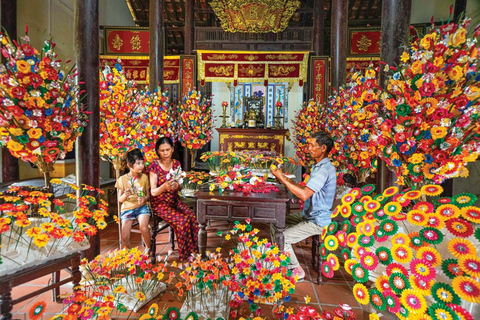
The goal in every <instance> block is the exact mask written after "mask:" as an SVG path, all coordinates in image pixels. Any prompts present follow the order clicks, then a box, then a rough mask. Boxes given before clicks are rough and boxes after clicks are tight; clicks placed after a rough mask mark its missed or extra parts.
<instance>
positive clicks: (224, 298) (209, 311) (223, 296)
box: [180, 286, 232, 319]
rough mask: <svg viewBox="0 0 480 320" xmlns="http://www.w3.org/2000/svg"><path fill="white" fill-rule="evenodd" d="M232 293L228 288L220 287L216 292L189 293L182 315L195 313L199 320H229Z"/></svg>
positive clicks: (181, 310)
mask: <svg viewBox="0 0 480 320" xmlns="http://www.w3.org/2000/svg"><path fill="white" fill-rule="evenodd" d="M231 297H232V292H231V291H230V290H229V289H228V287H222V286H218V287H217V289H216V290H214V291H207V290H205V289H204V290H203V291H202V292H195V293H193V292H192V291H189V292H187V297H186V298H185V301H184V302H183V304H182V308H181V309H180V314H185V315H186V314H189V313H190V312H192V311H193V312H195V313H196V314H197V315H198V319H218V318H220V319H228V318H229V313H230V306H229V305H228V302H229V301H230V300H231Z"/></svg>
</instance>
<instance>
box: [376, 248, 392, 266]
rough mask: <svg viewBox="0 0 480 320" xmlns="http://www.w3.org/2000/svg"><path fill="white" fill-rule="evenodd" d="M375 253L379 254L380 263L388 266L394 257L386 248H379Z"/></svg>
mask: <svg viewBox="0 0 480 320" xmlns="http://www.w3.org/2000/svg"><path fill="white" fill-rule="evenodd" d="M375 253H376V254H377V257H378V261H379V262H380V263H381V264H383V265H385V266H387V265H389V264H390V263H391V262H392V260H393V259H392V255H391V254H390V250H389V249H387V248H386V247H379V248H377V250H375Z"/></svg>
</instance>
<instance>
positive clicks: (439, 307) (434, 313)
mask: <svg viewBox="0 0 480 320" xmlns="http://www.w3.org/2000/svg"><path fill="white" fill-rule="evenodd" d="M428 314H429V315H430V317H432V320H457V319H458V318H457V316H456V314H455V313H454V312H453V310H452V309H450V308H449V307H447V306H446V305H445V304H443V303H439V302H437V303H434V304H432V305H431V306H430V307H428Z"/></svg>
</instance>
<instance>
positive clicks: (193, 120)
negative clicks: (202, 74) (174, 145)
mask: <svg viewBox="0 0 480 320" xmlns="http://www.w3.org/2000/svg"><path fill="white" fill-rule="evenodd" d="M178 121H179V124H178V131H179V135H178V139H179V141H180V143H181V144H182V146H184V147H187V148H188V149H190V150H198V149H201V148H202V147H203V146H204V145H205V144H207V143H208V142H209V141H210V140H212V130H213V117H212V99H211V97H210V98H203V99H202V95H201V93H200V92H198V91H195V90H191V91H190V92H189V93H188V95H186V96H185V98H184V99H183V102H182V105H181V113H180V116H179V120H178Z"/></svg>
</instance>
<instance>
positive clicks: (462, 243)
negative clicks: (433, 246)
mask: <svg viewBox="0 0 480 320" xmlns="http://www.w3.org/2000/svg"><path fill="white" fill-rule="evenodd" d="M447 248H448V251H449V252H450V253H451V254H452V255H453V256H454V257H455V258H460V257H462V256H465V255H471V254H473V255H476V254H477V249H476V248H475V247H474V246H473V244H472V243H471V242H470V241H469V240H467V239H461V238H453V239H451V240H450V241H449V242H448V245H447Z"/></svg>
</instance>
